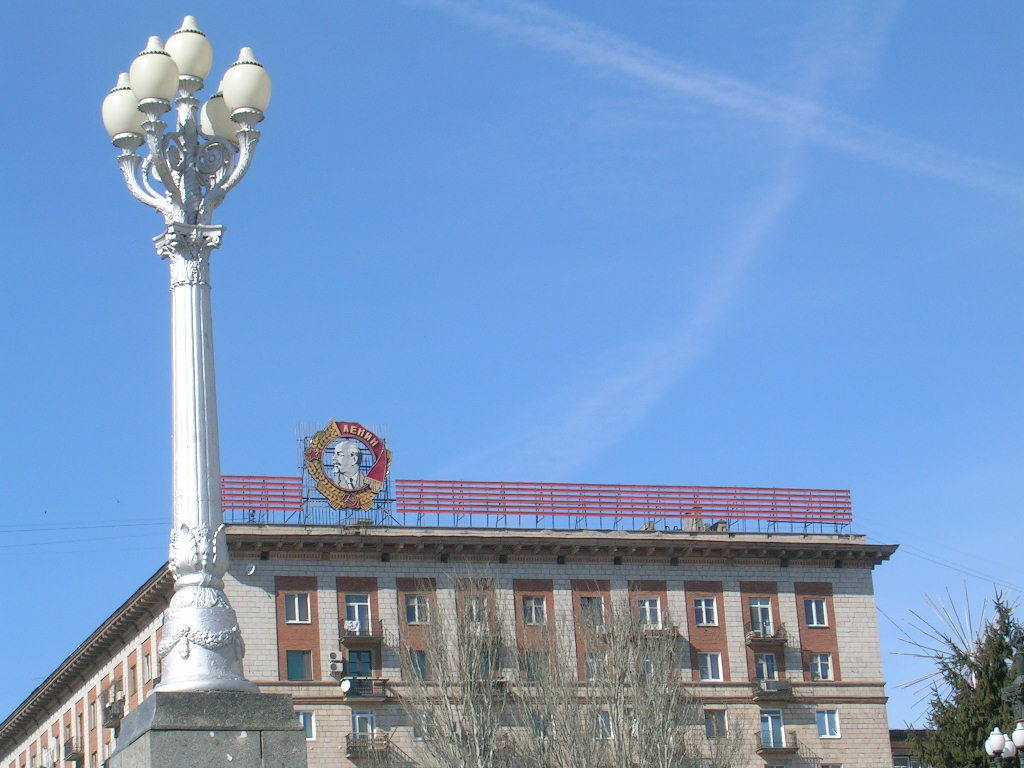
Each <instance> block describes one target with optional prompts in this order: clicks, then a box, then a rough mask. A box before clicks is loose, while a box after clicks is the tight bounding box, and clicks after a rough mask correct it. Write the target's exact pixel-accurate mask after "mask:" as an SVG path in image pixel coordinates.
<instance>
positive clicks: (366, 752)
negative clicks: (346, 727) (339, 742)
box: [345, 733, 391, 760]
mask: <svg viewBox="0 0 1024 768" xmlns="http://www.w3.org/2000/svg"><path fill="white" fill-rule="evenodd" d="M390 750H391V736H389V735H388V734H386V733H347V734H345V756H346V757H350V758H352V759H353V760H357V759H359V758H360V757H373V758H380V757H385V756H386V755H387V754H388V752H389V751H390Z"/></svg>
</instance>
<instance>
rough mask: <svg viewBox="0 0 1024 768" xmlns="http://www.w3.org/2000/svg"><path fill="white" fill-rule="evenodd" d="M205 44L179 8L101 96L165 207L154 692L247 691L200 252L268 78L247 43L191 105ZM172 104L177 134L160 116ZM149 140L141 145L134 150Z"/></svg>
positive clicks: (210, 242) (206, 266)
mask: <svg viewBox="0 0 1024 768" xmlns="http://www.w3.org/2000/svg"><path fill="white" fill-rule="evenodd" d="M212 62H213V48H212V47H211V45H210V42H209V41H208V40H207V39H206V35H204V34H203V33H202V32H201V31H200V30H199V27H198V26H197V24H196V20H195V17H193V16H186V17H185V20H184V21H183V22H182V24H181V28H180V29H179V30H177V31H176V32H174V33H173V34H172V35H171V36H170V37H169V38H168V40H167V45H166V46H165V45H164V44H163V43H162V42H161V40H160V38H159V37H151V38H149V41H148V42H147V43H146V47H145V48H144V49H143V50H142V52H141V53H140V54H139V55H138V57H136V59H135V60H134V61H133V62H132V63H131V67H130V68H129V70H128V72H122V73H121V74H120V75H119V76H118V78H117V84H116V85H115V86H114V88H113V90H112V91H111V92H110V93H109V94H108V95H107V97H106V98H105V99H104V100H103V108H102V116H103V125H104V127H105V128H106V129H107V132H108V133H109V134H110V138H111V140H112V142H113V144H114V146H115V147H117V148H118V149H119V150H120V154H118V156H117V162H118V165H119V166H120V168H121V173H122V175H123V176H124V180H125V183H126V184H127V186H128V189H129V191H131V193H132V195H134V196H135V198H136V199H137V200H139V201H141V202H143V203H145V204H146V205H148V206H150V207H151V208H154V209H155V210H156V211H157V212H158V213H160V214H161V215H162V216H163V219H164V230H163V232H162V233H161V234H160V235H159V236H157V237H155V238H153V241H154V243H155V245H156V251H157V254H159V256H160V257H161V258H164V259H167V260H168V262H169V265H170V275H171V283H170V288H171V350H172V351H171V380H172V406H171V410H172V437H171V443H172V457H173V464H172V498H171V509H172V520H173V523H172V527H171V536H170V553H169V557H168V567H169V568H170V570H171V572H172V574H173V575H174V595H173V597H172V598H171V602H170V606H169V607H168V609H167V611H166V612H165V614H164V622H163V637H162V640H161V642H160V645H159V649H158V652H159V655H160V658H161V659H162V660H163V661H162V670H161V676H160V684H159V686H157V690H159V691H256V690H258V689H257V688H256V686H255V685H254V684H253V683H251V682H249V681H248V680H246V679H245V676H244V674H243V672H242V656H243V655H244V652H245V651H244V647H243V644H242V636H241V633H240V632H239V629H238V619H237V617H236V615H235V612H234V610H233V609H232V608H231V606H230V605H229V604H228V600H227V596H226V595H225V594H224V574H225V573H226V572H227V561H228V552H227V540H226V537H225V535H224V526H223V512H222V509H221V491H220V445H219V438H218V431H217V393H216V383H215V378H214V367H213V331H212V311H211V305H210V254H211V253H212V251H213V250H214V249H215V248H217V247H219V246H220V243H221V238H222V236H223V233H224V228H223V227H222V226H218V225H215V224H212V223H211V217H212V215H213V212H214V210H215V209H216V208H217V206H219V205H220V204H221V202H222V201H223V200H224V196H225V195H226V194H227V193H228V192H229V191H231V189H232V188H234V187H235V185H237V184H238V182H239V181H241V180H242V177H243V176H245V173H246V171H248V170H249V166H250V165H251V164H252V158H253V151H254V149H255V147H256V143H257V142H258V141H259V137H260V132H259V131H258V130H257V129H256V124H257V123H259V122H260V121H261V120H263V113H264V111H265V110H266V108H267V105H268V104H269V103H270V76H269V75H268V74H267V72H266V70H265V69H264V68H263V67H262V65H260V63H259V62H258V61H257V60H256V57H255V55H254V54H253V52H252V49H251V48H243V49H242V50H241V53H239V55H238V60H237V61H236V62H235V63H234V64H232V65H231V67H230V68H229V69H228V70H227V72H226V73H225V74H224V77H223V78H222V79H221V81H220V86H219V87H218V88H217V92H216V93H215V94H214V95H213V96H212V97H210V99H209V100H207V102H206V103H205V104H204V105H203V106H202V108H201V109H200V103H199V99H198V98H196V94H197V93H198V92H199V91H200V90H201V89H202V87H203V81H204V79H205V78H206V77H207V75H209V73H210V66H211V64H212ZM172 108H174V109H176V112H177V114H176V120H175V126H174V130H172V131H170V132H166V129H167V124H166V123H165V122H164V121H163V120H162V117H163V116H164V115H165V114H166V113H167V112H168V111H170V110H171V109H172ZM143 145H145V147H146V154H145V155H140V154H138V150H139V149H140V148H141V147H142V146H143Z"/></svg>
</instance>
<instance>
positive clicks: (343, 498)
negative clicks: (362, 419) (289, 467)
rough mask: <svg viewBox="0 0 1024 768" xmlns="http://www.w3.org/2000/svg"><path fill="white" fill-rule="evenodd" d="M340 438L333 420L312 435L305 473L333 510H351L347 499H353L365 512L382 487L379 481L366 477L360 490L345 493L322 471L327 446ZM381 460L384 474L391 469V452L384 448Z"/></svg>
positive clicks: (306, 457)
mask: <svg viewBox="0 0 1024 768" xmlns="http://www.w3.org/2000/svg"><path fill="white" fill-rule="evenodd" d="M341 437H343V436H342V435H339V434H338V428H337V427H336V426H335V422H334V420H333V419H332V420H331V423H330V424H328V425H327V426H326V427H324V428H323V429H321V430H320V431H319V432H317V433H316V434H315V435H313V438H312V439H311V440H310V441H309V448H308V449H307V453H306V456H305V460H306V471H307V472H309V476H310V477H312V478H313V479H314V480H316V489H317V490H318V491H320V493H322V494H323V495H324V497H325V498H326V499H327V503H328V504H330V505H331V506H332V507H333V508H334V509H347V508H351V507H349V504H348V502H349V499H351V498H353V497H355V499H356V501H357V503H358V505H359V509H361V510H363V511H364V512H365V511H367V510H368V509H370V508H371V507H372V506H373V500H374V499H375V498H376V497H377V494H378V493H380V489H381V488H382V487H383V484H382V483H381V482H380V480H374V479H373V478H372V477H368V478H366V486H365V487H364V488H362V489H361V490H358V491H346V490H345V489H344V488H339V487H338V486H337V485H335V484H334V483H332V482H331V481H330V480H329V479H328V477H327V472H326V470H324V465H323V463H322V461H321V459H322V457H323V454H324V451H325V450H326V449H327V446H328V445H330V444H331V443H332V442H334V441H335V440H337V439H339V438H341ZM310 452H313V453H314V454H315V456H316V458H315V459H311V458H310V457H309V453H310ZM382 458H383V459H384V471H385V474H386V473H387V470H388V469H389V468H390V467H391V451H389V450H388V449H387V448H385V449H384V455H383V457H382Z"/></svg>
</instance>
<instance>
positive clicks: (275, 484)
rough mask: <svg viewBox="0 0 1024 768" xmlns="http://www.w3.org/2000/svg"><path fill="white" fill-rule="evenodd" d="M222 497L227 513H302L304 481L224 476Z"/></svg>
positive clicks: (221, 482) (221, 489) (222, 503)
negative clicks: (235, 510)
mask: <svg viewBox="0 0 1024 768" xmlns="http://www.w3.org/2000/svg"><path fill="white" fill-rule="evenodd" d="M220 495H221V506H223V508H224V509H237V510H257V509H258V510H263V511H273V512H277V511H281V512H300V511H302V478H300V477H263V476H259V475H222V476H221V478H220Z"/></svg>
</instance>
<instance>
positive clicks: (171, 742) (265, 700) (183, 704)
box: [107, 691, 306, 768]
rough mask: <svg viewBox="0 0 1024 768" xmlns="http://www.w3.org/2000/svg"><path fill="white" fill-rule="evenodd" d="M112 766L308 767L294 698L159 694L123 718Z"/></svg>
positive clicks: (225, 693) (227, 693) (217, 693)
mask: <svg viewBox="0 0 1024 768" xmlns="http://www.w3.org/2000/svg"><path fill="white" fill-rule="evenodd" d="M107 766H108V767H109V768H306V738H305V734H304V733H303V730H302V725H301V724H300V723H299V719H298V717H297V716H296V714H295V710H294V709H293V708H292V698H291V696H288V695H284V694H271V693H237V692H234V691H203V692H196V693H161V692H154V693H151V694H150V695H149V697H148V698H147V699H146V700H145V701H144V702H143V703H142V704H141V705H140V706H139V708H138V709H136V710H134V711H132V712H129V713H128V714H127V715H126V716H125V717H124V719H123V720H122V721H121V730H120V733H119V734H118V737H117V746H116V749H115V750H114V752H113V754H112V755H111V756H110V759H109V760H108V761H107Z"/></svg>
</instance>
